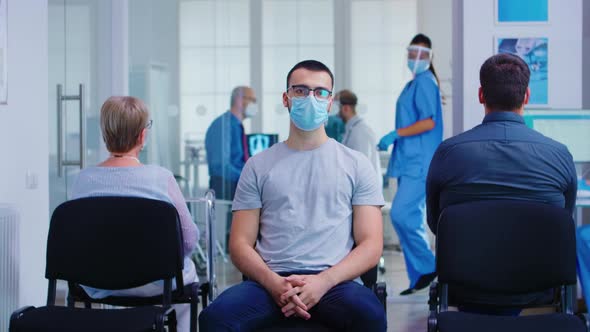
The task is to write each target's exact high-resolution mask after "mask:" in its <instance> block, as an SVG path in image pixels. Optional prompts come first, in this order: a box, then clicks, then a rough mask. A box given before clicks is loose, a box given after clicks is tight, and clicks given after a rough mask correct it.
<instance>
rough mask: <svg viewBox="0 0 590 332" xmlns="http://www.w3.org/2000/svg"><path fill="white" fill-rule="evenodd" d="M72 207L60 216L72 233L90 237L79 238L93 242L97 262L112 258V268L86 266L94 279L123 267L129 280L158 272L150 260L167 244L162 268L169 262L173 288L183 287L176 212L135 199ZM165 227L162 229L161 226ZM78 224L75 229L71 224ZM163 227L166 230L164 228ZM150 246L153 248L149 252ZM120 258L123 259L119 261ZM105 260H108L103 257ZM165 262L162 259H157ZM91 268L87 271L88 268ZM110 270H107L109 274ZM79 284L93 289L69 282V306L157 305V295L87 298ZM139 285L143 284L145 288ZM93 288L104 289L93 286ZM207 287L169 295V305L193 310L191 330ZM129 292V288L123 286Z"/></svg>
mask: <svg viewBox="0 0 590 332" xmlns="http://www.w3.org/2000/svg"><path fill="white" fill-rule="evenodd" d="M70 202H71V204H72V205H74V207H73V208H70V209H68V211H67V212H66V213H65V214H64V215H63V216H62V218H64V219H65V221H64V222H65V223H68V224H69V227H77V228H78V229H77V230H76V232H73V231H72V234H77V233H78V232H79V234H88V235H87V236H81V240H83V241H89V240H90V241H92V242H93V243H94V248H95V249H94V250H95V252H94V253H92V252H90V253H89V254H94V255H96V258H99V257H103V258H102V260H103V261H108V260H111V259H112V260H115V257H117V259H118V262H117V263H116V264H114V265H113V264H111V263H108V262H105V264H107V265H105V266H102V267H86V270H81V271H87V272H89V273H90V272H91V271H92V272H91V273H93V275H94V277H95V278H97V279H98V278H100V275H101V274H105V273H111V271H117V270H118V269H120V268H122V267H123V265H126V267H127V268H129V269H130V270H129V271H128V273H129V275H128V277H134V278H141V275H142V274H143V273H147V270H150V269H160V268H161V266H160V265H159V264H153V263H151V261H152V256H153V255H159V256H162V253H160V254H158V252H159V251H153V247H154V246H155V247H158V246H160V245H164V244H162V243H163V242H165V245H171V246H173V247H174V249H175V250H174V252H172V251H170V252H169V253H167V256H166V257H165V259H166V264H173V267H174V274H173V275H172V276H173V278H174V281H175V285H184V280H183V276H182V269H183V263H184V252H183V239H182V231H181V227H180V221H179V218H178V212H177V211H176V208H175V207H174V206H173V205H172V204H170V203H167V202H164V201H158V200H152V199H147V198H139V197H91V198H83V199H79V200H75V201H70ZM162 224H165V225H166V226H162ZM72 225H76V226H72ZM164 227H168V229H167V230H165V229H164ZM150 247H151V248H150ZM121 255H124V257H123V258H122V259H121ZM107 257H108V259H107ZM159 258H161V259H164V257H159ZM138 260H139V261H144V260H145V261H144V262H141V264H142V265H143V269H144V270H137V269H136V268H135V267H134V266H135V265H136V264H138V262H137V261H138ZM91 268H92V269H93V270H90V269H91ZM109 268H110V269H111V270H109ZM146 283H147V282H144V283H143V284H146ZM80 284H83V285H86V286H92V285H91V284H88V283H84V282H80V283H70V284H69V293H68V305H69V306H74V304H75V302H84V303H85V305H86V307H90V305H91V303H101V304H108V305H115V306H122V307H136V306H146V305H155V304H158V303H160V302H161V300H162V297H161V296H160V295H158V296H153V297H133V296H109V297H106V298H102V299H94V298H91V297H89V296H88V295H87V294H86V292H85V291H84V289H83V288H81V287H80ZM143 284H142V285H143ZM92 287H95V288H104V287H96V286H92ZM208 287H209V284H208V283H203V284H202V285H200V284H199V283H197V282H195V283H191V284H188V285H185V286H184V287H177V289H176V290H173V291H172V293H171V298H170V301H171V303H173V304H177V303H188V304H190V306H191V307H190V308H191V309H190V312H191V323H190V326H191V331H193V332H196V331H197V327H198V324H197V311H198V304H199V296H200V295H201V296H202V304H203V306H206V305H207V294H208ZM123 288H130V287H123Z"/></svg>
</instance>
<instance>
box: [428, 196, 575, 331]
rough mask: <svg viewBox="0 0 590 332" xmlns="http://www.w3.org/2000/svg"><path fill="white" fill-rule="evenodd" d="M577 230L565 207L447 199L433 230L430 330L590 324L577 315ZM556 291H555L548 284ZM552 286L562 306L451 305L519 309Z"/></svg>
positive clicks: (525, 328) (556, 303) (568, 327)
mask: <svg viewBox="0 0 590 332" xmlns="http://www.w3.org/2000/svg"><path fill="white" fill-rule="evenodd" d="M575 241H576V238H575V232H574V222H573V220H572V216H571V215H570V213H569V212H567V211H566V210H565V209H563V208H559V207H555V206H552V205H548V204H540V203H534V202H526V201H514V200H489V201H476V202H470V203H463V204H458V205H453V206H449V207H447V208H446V209H445V210H444V211H443V212H442V214H441V216H440V218H439V222H438V230H437V236H436V258H437V260H436V270H437V273H438V283H435V284H433V285H432V286H431V289H430V299H429V306H430V316H429V319H428V331H441V332H446V331H453V332H461V331H481V332H487V331H505V332H507V331H586V329H585V326H584V324H583V322H582V320H581V319H579V318H578V317H576V316H574V315H573V311H572V295H573V291H572V290H573V286H574V285H575V284H576V242H575ZM552 290H553V292H554V294H556V295H557V296H555V297H553V298H551V295H552V293H551V291H552ZM547 292H549V295H550V296H549V298H550V299H549V302H548V303H540V304H541V305H543V306H546V305H550V306H553V307H555V309H556V311H557V313H552V314H545V315H535V316H515V317H507V316H493V315H483V314H470V313H466V312H452V311H448V307H449V306H465V307H468V306H471V307H474V306H476V307H479V308H486V310H487V309H499V308H514V309H522V308H528V307H533V306H537V305H536V304H537V303H538V302H534V301H532V300H531V299H533V298H537V297H538V296H539V295H540V294H547Z"/></svg>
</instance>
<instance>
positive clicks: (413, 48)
mask: <svg viewBox="0 0 590 332" xmlns="http://www.w3.org/2000/svg"><path fill="white" fill-rule="evenodd" d="M431 60H432V50H431V49H430V48H428V47H424V46H420V45H410V47H408V68H409V69H410V70H411V71H412V73H413V74H414V75H416V74H420V73H422V72H424V71H426V70H428V68H430V61H431Z"/></svg>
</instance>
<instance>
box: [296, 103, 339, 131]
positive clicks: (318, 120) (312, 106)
mask: <svg viewBox="0 0 590 332" xmlns="http://www.w3.org/2000/svg"><path fill="white" fill-rule="evenodd" d="M328 103H329V100H325V101H324V100H322V101H318V100H317V99H316V98H315V97H310V96H307V97H305V98H302V97H294V98H291V113H289V116H290V117H291V120H292V121H293V124H294V125H295V127H297V128H299V129H301V130H303V131H314V130H316V129H318V128H319V127H320V126H321V125H323V124H324V123H326V121H328Z"/></svg>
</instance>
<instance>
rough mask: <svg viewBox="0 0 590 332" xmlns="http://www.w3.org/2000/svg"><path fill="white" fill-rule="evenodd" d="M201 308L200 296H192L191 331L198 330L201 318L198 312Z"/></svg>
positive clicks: (195, 331)
mask: <svg viewBox="0 0 590 332" xmlns="http://www.w3.org/2000/svg"><path fill="white" fill-rule="evenodd" d="M198 310H199V296H198V295H196V296H192V298H191V332H197V330H198V324H199V320H198V317H197V312H198Z"/></svg>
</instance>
